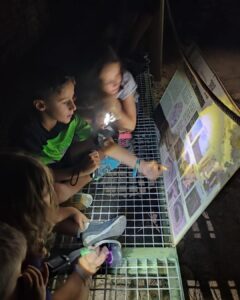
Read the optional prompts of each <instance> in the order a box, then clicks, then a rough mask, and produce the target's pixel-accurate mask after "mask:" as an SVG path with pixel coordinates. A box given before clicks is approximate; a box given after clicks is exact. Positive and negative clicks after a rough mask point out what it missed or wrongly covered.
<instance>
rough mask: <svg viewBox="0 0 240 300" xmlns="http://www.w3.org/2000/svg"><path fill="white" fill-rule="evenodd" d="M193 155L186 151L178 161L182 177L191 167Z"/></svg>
mask: <svg viewBox="0 0 240 300" xmlns="http://www.w3.org/2000/svg"><path fill="white" fill-rule="evenodd" d="M191 164H192V162H191V156H190V153H189V151H186V152H185V153H184V154H183V155H182V156H181V157H180V159H179V161H178V171H179V174H180V176H181V177H182V176H183V175H184V173H185V172H186V170H187V169H189V168H190V167H191Z"/></svg>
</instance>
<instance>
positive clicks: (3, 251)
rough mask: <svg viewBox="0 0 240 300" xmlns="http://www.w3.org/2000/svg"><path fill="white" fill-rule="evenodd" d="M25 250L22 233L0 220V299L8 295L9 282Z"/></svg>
mask: <svg viewBox="0 0 240 300" xmlns="http://www.w3.org/2000/svg"><path fill="white" fill-rule="evenodd" d="M26 251H27V242H26V239H25V237H24V236H23V234H22V233H21V232H20V231H18V230H16V229H15V228H13V227H12V226H9V225H7V224H5V223H2V222H0V270H1V271H0V273H1V276H0V299H5V298H6V297H8V296H9V295H8V294H9V293H10V291H9V283H10V282H11V280H12V277H13V274H14V272H16V268H17V266H18V265H21V264H22V262H23V260H24V259H25V256H26ZM13 283H15V282H13Z"/></svg>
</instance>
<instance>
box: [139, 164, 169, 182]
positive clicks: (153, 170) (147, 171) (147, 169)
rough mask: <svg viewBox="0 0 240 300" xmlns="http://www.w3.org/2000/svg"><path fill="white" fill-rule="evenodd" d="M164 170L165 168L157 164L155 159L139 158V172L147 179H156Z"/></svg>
mask: <svg viewBox="0 0 240 300" xmlns="http://www.w3.org/2000/svg"><path fill="white" fill-rule="evenodd" d="M166 170H167V168H166V167H165V166H163V165H161V164H159V163H158V162H157V161H155V160H152V161H144V160H141V162H140V167H139V172H140V173H142V174H143V175H144V176H145V177H147V178H148V179H149V180H156V179H157V178H158V177H159V176H160V175H161V174H162V172H163V171H166Z"/></svg>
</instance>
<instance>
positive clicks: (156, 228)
mask: <svg viewBox="0 0 240 300" xmlns="http://www.w3.org/2000/svg"><path fill="white" fill-rule="evenodd" d="M137 82H138V92H139V94H140V99H139V103H138V121H137V127H136V130H135V132H134V137H133V142H132V144H133V150H134V152H135V154H136V155H137V156H138V157H140V158H142V159H146V160H153V159H155V160H158V161H160V154H159V136H158V131H157V129H156V127H155V125H154V122H153V120H152V118H151V114H152V111H153V106H152V96H151V82H150V75H149V73H148V72H145V73H143V74H141V75H140V76H139V77H138V78H137ZM84 192H86V193H90V194H91V195H92V196H93V199H94V201H93V204H92V206H91V207H90V208H89V209H88V210H87V212H86V215H87V216H88V217H89V218H91V219H92V220H108V219H111V218H113V217H116V216H118V215H125V216H126V218H127V227H126V230H125V232H124V234H123V235H122V236H121V237H120V238H119V241H120V242H121V243H122V246H123V250H124V251H125V254H126V255H124V258H123V264H122V266H121V267H120V268H116V269H114V270H107V269H104V268H102V269H101V270H100V272H99V274H97V275H95V276H94V280H93V285H92V289H91V294H90V299H97V300H98V299H104V300H110V299H118V300H119V299H131V300H135V299H149V300H150V299H183V295H182V291H181V279H180V275H179V270H178V260H177V256H176V257H174V258H172V259H168V257H167V256H166V257H165V258H164V259H163V256H162V255H161V253H162V251H165V250H167V249H168V250H167V251H175V249H174V248H171V247H172V240H171V231H170V224H169V220H168V212H167V205H166V199H165V191H164V184H163V179H162V178H160V179H158V180H157V181H155V182H150V181H148V180H147V179H146V178H144V177H143V176H141V175H138V176H137V177H136V178H134V177H132V170H131V169H129V168H128V167H126V166H122V165H121V166H120V167H119V168H118V169H116V170H115V171H112V172H111V173H109V174H107V175H106V176H104V177H103V178H101V179H100V180H99V181H97V182H92V183H91V184H89V185H88V186H87V188H85V189H84ZM80 246H81V244H80V243H79V241H77V239H75V238H70V237H66V236H58V237H57V239H56V248H57V249H58V250H59V251H60V252H62V251H63V249H68V251H69V249H75V248H77V247H80ZM156 247H158V248H156ZM163 247H165V248H163ZM166 247H167V248H166ZM169 247H170V248H169ZM124 248H125V249H124ZM129 249H131V251H130V250H129ZM128 251H130V252H131V253H135V256H134V255H132V256H131V255H130V256H129V255H127V252H128ZM136 251H139V252H136ZM153 251H154V252H153ZM156 253H157V256H156V255H155V254H156ZM175 253H176V251H175ZM142 254H143V256H142V258H141V255H142ZM59 279H64V277H60V278H59V277H58V278H55V280H54V281H53V283H52V289H55V288H56V284H57V283H58V282H59Z"/></svg>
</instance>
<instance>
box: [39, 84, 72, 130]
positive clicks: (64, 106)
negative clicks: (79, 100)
mask: <svg viewBox="0 0 240 300" xmlns="http://www.w3.org/2000/svg"><path fill="white" fill-rule="evenodd" d="M35 101H36V102H35V107H36V108H37V109H38V110H39V111H40V112H43V113H45V118H47V119H49V120H51V121H57V122H61V123H64V124H68V123H69V122H70V121H71V118H72V116H73V114H74V111H75V110H76V105H75V98H74V83H73V82H72V81H71V80H69V81H67V82H66V83H65V84H64V85H63V86H62V88H61V90H60V91H58V92H55V93H53V94H52V95H51V96H50V97H49V99H48V100H47V101H43V100H35ZM37 101H40V102H37ZM47 121H48V120H47Z"/></svg>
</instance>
